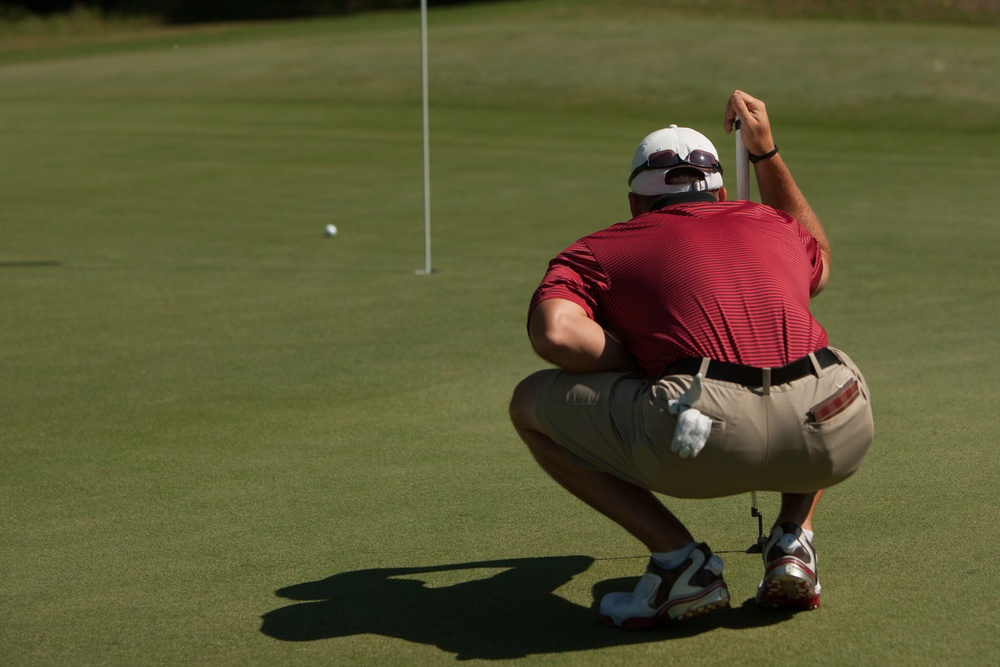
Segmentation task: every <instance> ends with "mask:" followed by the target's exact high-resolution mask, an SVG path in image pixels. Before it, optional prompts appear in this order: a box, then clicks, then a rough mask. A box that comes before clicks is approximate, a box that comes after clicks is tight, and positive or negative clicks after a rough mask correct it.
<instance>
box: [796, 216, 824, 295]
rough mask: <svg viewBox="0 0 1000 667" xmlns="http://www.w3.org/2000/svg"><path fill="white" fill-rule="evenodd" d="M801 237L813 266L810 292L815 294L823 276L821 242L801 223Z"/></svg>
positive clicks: (810, 277)
mask: <svg viewBox="0 0 1000 667" xmlns="http://www.w3.org/2000/svg"><path fill="white" fill-rule="evenodd" d="M799 238H801V239H802V244H803V245H804V246H805V247H806V255H807V257H808V258H809V264H810V266H811V267H812V274H811V275H810V276H809V293H810V294H813V293H814V292H815V291H816V287H817V286H818V285H819V279H820V278H821V277H822V276H823V253H821V252H820V251H819V242H817V241H816V237H814V236H813V235H812V234H810V233H809V230H807V229H806V228H805V226H804V225H802V224H801V223H799Z"/></svg>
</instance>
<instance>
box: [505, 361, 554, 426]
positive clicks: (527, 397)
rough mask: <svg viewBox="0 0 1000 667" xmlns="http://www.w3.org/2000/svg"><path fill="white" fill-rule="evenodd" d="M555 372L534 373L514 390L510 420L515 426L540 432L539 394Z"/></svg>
mask: <svg viewBox="0 0 1000 667" xmlns="http://www.w3.org/2000/svg"><path fill="white" fill-rule="evenodd" d="M554 372H556V371H553V370H544V371H538V372H536V373H532V374H531V375H529V376H528V377H526V378H524V379H523V380H521V382H519V383H518V385H517V387H515V388H514V395H513V396H512V397H511V399H510V420H511V421H512V422H513V423H514V426H516V427H517V428H528V429H531V430H538V416H537V413H536V405H537V404H538V394H539V392H541V390H542V388H543V387H544V386H545V383H546V382H547V381H548V378H549V377H550V376H551V374H552V373H554Z"/></svg>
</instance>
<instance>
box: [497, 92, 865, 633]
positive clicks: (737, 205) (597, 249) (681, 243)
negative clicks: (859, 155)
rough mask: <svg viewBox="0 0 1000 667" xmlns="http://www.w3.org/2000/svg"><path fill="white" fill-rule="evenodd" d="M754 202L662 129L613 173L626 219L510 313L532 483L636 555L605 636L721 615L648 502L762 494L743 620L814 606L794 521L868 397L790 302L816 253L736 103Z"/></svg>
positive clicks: (817, 229) (810, 554) (695, 555)
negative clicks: (606, 524) (770, 518)
mask: <svg viewBox="0 0 1000 667" xmlns="http://www.w3.org/2000/svg"><path fill="white" fill-rule="evenodd" d="M737 118H738V119H740V121H741V123H742V132H743V137H744V142H745V144H746V146H747V148H748V150H749V151H750V154H751V161H752V162H753V164H754V171H755V175H756V179H757V183H758V187H759V189H760V196H761V200H762V202H763V203H762V204H757V203H753V202H750V201H727V199H726V188H725V187H723V183H722V166H721V165H720V163H719V156H718V153H717V152H716V150H715V147H714V146H713V145H712V143H711V142H710V141H709V140H708V139H707V138H706V137H705V136H703V135H702V134H700V133H698V132H695V131H694V130H691V129H687V128H681V127H676V126H674V125H671V126H670V127H668V128H666V129H662V130H659V131H657V132H654V133H652V134H650V135H649V136H648V137H646V138H645V139H644V140H643V141H642V143H641V144H640V145H639V147H638V149H637V150H636V152H635V156H634V158H633V159H632V173H631V176H630V177H629V185H630V188H631V192H630V193H629V195H628V198H629V204H630V206H631V212H632V216H633V217H632V218H631V219H630V220H628V221H627V222H622V223H619V224H616V225H612V226H611V227H608V228H607V229H604V230H601V231H598V232H594V233H593V234H590V235H589V236H586V237H584V238H582V239H580V240H579V241H577V242H576V243H574V244H572V245H571V246H569V247H568V248H567V249H566V250H564V251H563V252H562V253H560V254H559V255H558V256H557V257H556V258H555V259H553V260H552V261H551V263H550V264H549V267H548V271H547V272H546V274H545V277H544V279H543V280H542V282H541V285H540V286H539V287H538V290H537V291H536V292H535V294H534V296H533V298H532V300H531V304H530V309H529V316H528V318H529V319H528V333H529V337H530V340H531V344H532V346H533V348H534V349H535V351H536V352H537V353H538V354H539V355H540V356H541V357H542V358H543V359H545V360H547V361H549V362H551V363H553V364H555V365H556V366H557V367H558V368H557V369H552V370H545V371H541V372H538V373H535V374H534V375H531V376H530V377H528V378H527V379H525V380H524V381H522V382H521V383H520V384H519V385H518V387H517V389H516V390H515V392H514V397H513V400H512V402H511V407H510V412H511V418H512V420H513V422H514V426H515V428H516V429H517V432H518V434H519V435H520V436H521V438H522V439H523V440H524V442H525V443H527V445H528V448H529V449H530V450H531V453H532V454H533V455H534V457H535V459H536V460H537V461H538V463H539V465H541V466H542V468H543V469H544V470H545V471H546V472H547V473H548V474H549V475H551V476H552V477H553V478H554V479H555V480H556V481H557V482H559V483H560V484H561V485H562V486H563V487H565V488H566V489H567V490H568V491H569V492H570V493H572V494H573V495H575V496H577V497H578V498H579V499H580V500H582V501H584V502H585V503H587V504H588V505H590V506H591V507H593V508H594V509H596V510H598V511H599V512H601V513H603V514H605V515H606V516H608V517H609V518H611V519H612V520H614V521H615V522H617V523H618V524H620V525H621V526H622V528H624V529H625V530H627V531H628V532H629V533H631V534H632V535H633V536H635V537H636V538H637V539H639V540H640V541H641V542H642V543H643V544H645V545H646V547H648V548H649V550H650V552H651V554H652V555H651V558H650V561H649V564H648V566H647V569H646V573H645V574H644V575H643V576H642V578H641V579H640V580H639V583H638V585H637V586H636V588H635V590H634V591H633V592H631V593H612V594H609V595H607V596H605V597H604V599H603V600H602V601H601V607H600V614H601V618H602V620H604V621H605V622H606V623H609V624H612V625H615V626H619V627H623V628H630V629H637V628H645V627H649V626H652V625H654V624H657V623H663V622H668V621H670V620H678V619H683V618H687V617H691V616H694V615H698V614H703V613H706V612H709V611H712V610H715V609H718V608H721V607H724V606H727V605H728V604H729V591H728V589H727V588H726V584H725V581H724V580H723V576H722V569H723V564H722V560H721V559H720V558H719V557H718V556H716V555H714V554H713V553H712V551H711V549H709V547H708V546H707V545H706V544H704V543H699V542H698V541H696V540H695V538H694V537H693V536H692V534H691V533H690V532H688V529H687V528H686V527H685V526H684V525H683V524H682V523H681V522H680V521H679V520H678V519H677V517H675V516H674V515H673V514H672V513H671V512H670V511H669V510H668V509H667V508H666V507H665V506H664V505H663V504H662V503H661V502H660V500H659V499H658V498H657V497H656V496H654V495H653V493H652V492H654V491H655V492H657V493H660V494H664V495H667V496H674V497H679V498H714V497H720V496H728V495H733V494H740V493H746V492H750V491H755V490H761V491H777V492H780V493H781V511H780V513H779V514H778V516H777V520H776V522H775V525H774V527H773V528H772V529H771V532H770V536H769V538H768V540H767V542H766V545H765V546H764V549H763V558H764V573H763V577H762V580H761V582H760V585H759V587H758V590H757V602H758V603H759V604H761V605H763V606H767V607H775V606H777V607H791V608H800V609H813V608H815V607H816V606H818V605H819V597H820V584H819V580H818V578H817V568H816V552H815V550H814V548H813V544H812V542H813V532H812V517H813V512H814V511H815V509H816V504H817V502H818V501H819V499H820V496H821V494H822V493H823V489H825V488H827V487H829V486H832V485H834V484H836V483H838V482H840V481H842V480H844V479H846V478H847V477H849V476H850V475H851V474H852V473H854V472H855V471H856V470H857V469H858V467H859V466H860V464H861V461H862V459H863V458H864V456H865V454H866V452H867V451H868V448H869V446H870V444H871V441H872V437H873V433H874V428H873V423H872V413H871V407H870V403H869V392H868V386H867V384H866V383H865V380H864V378H863V377H862V375H861V372H860V371H859V370H858V368H857V366H855V364H854V363H853V362H852V361H851V360H850V359H849V358H848V357H847V355H845V354H844V353H843V352H841V351H839V350H837V349H834V348H832V347H829V346H828V343H827V335H826V332H825V331H824V330H823V327H821V326H820V325H819V323H818V322H817V321H816V320H815V319H814V318H813V317H812V315H811V314H810V311H809V299H810V297H813V296H815V295H817V294H818V293H819V292H820V290H822V289H823V287H824V286H825V285H826V282H827V279H828V277H829V274H830V247H829V243H828V241H827V238H826V235H825V234H824V232H823V228H822V227H821V225H820V222H819V220H818V219H817V217H816V215H815V214H814V213H813V211H812V209H811V207H810V206H809V204H808V202H807V201H806V199H805V197H804V196H803V195H802V193H801V191H800V190H799V188H798V186H797V185H796V184H795V182H794V181H793V180H792V176H791V174H790V173H789V171H788V168H787V167H786V166H785V164H784V162H783V161H782V159H781V155H780V154H779V153H778V148H777V146H775V144H774V141H773V139H772V135H771V127H770V122H769V121H768V117H767V112H766V109H765V106H764V103H763V102H761V101H760V100H757V99H755V98H753V97H751V96H750V95H747V94H746V93H743V92H741V91H736V92H734V93H733V94H732V96H731V97H730V99H729V102H728V104H727V106H726V114H725V122H724V125H725V129H726V132H729V131H731V129H732V127H733V125H734V121H735V120H736V119H737Z"/></svg>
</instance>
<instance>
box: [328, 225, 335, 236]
mask: <svg viewBox="0 0 1000 667" xmlns="http://www.w3.org/2000/svg"><path fill="white" fill-rule="evenodd" d="M326 235H327V236H336V235H337V225H327V226H326Z"/></svg>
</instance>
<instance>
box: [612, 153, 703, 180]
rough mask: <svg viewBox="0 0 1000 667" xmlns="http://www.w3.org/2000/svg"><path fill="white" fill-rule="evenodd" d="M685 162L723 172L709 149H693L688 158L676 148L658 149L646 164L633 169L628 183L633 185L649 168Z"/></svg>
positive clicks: (677, 164) (665, 167)
mask: <svg viewBox="0 0 1000 667" xmlns="http://www.w3.org/2000/svg"><path fill="white" fill-rule="evenodd" d="M685 164H686V165H690V166H692V167H696V168H698V169H707V170H711V171H718V172H720V173H721V172H722V165H721V164H720V163H719V161H718V160H716V159H715V156H714V155H712V154H711V153H709V152H708V151H703V150H700V149H696V150H693V151H691V154H690V155H688V156H687V157H686V158H682V157H681V156H680V155H678V154H677V151H674V150H665V151H657V152H655V153H651V154H650V156H649V157H648V158H646V162H645V164H640V165H639V166H638V167H636V168H635V169H634V170H633V171H632V175H631V176H629V177H628V184H629V185H632V181H634V180H635V177H636V176H638V175H639V174H641V173H642V172H644V171H646V170H647V169H669V168H670V167H679V166H681V165H685Z"/></svg>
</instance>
